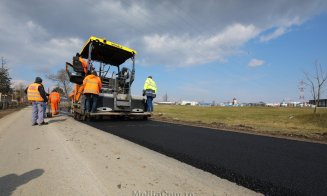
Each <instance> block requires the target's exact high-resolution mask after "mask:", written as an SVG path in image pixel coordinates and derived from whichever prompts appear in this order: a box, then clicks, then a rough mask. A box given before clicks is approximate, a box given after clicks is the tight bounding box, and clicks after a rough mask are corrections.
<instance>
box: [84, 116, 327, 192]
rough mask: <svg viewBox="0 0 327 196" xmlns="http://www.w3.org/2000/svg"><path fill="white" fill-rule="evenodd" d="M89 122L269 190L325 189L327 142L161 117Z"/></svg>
mask: <svg viewBox="0 0 327 196" xmlns="http://www.w3.org/2000/svg"><path fill="white" fill-rule="evenodd" d="M88 124H89V125H91V126H93V127H96V128H98V129H101V130H103V131H106V132H109V133H112V134H115V135H117V136H119V137H122V138H125V139H128V140H130V141H132V142H135V143H137V144H140V145H143V146H145V147H147V148H150V149H152V150H155V151H157V152H160V153H163V154H165V155H168V156H170V157H173V158H175V159H178V160H180V161H182V162H185V163H187V164H190V165H193V166H195V167H197V168H200V169H203V170H205V171H208V172H211V173H212V174H215V175H217V176H219V177H222V178H225V179H227V180H230V181H232V182H236V183H237V184H240V185H242V186H245V187H247V188H250V189H252V190H254V191H257V192H261V193H264V194H266V195H326V194H327V145H324V144H317V143H309V142H301V141H292V140H286V139H279V138H273V137H265V136H258V135H250V134H242V133H236V132H228V131H219V130H213V129H208V128H199V127H192V126H185V125H176V124H170V123H164V122H156V121H151V120H149V121H124V120H121V121H119V120H115V121H97V122H88Z"/></svg>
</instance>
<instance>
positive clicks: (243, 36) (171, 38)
mask: <svg viewBox="0 0 327 196" xmlns="http://www.w3.org/2000/svg"><path fill="white" fill-rule="evenodd" d="M258 32H259V31H258V29H257V28H256V27H255V26H253V25H248V26H244V25H242V24H233V25H231V26H228V27H227V28H226V29H224V30H223V31H221V32H218V33H217V34H215V35H212V36H195V37H192V36H188V35H181V36H175V35H158V34H155V35H152V36H145V37H144V47H145V52H146V53H147V54H149V56H151V57H153V56H156V58H155V59H156V61H158V59H160V61H161V62H162V63H163V64H165V63H168V61H170V62H174V66H179V67H186V66H192V65H197V64H205V63H208V62H212V61H223V60H224V59H225V58H226V57H227V56H229V55H233V54H235V53H237V52H238V49H239V47H240V46H242V45H243V44H244V43H245V42H247V41H248V40H250V39H252V38H254V37H255V36H256V35H257V34H258ZM160 56H163V57H164V58H160ZM165 58H166V59H167V60H168V61H167V60H166V59H165ZM147 62H148V63H150V64H151V63H154V62H153V61H151V60H150V59H149V60H147ZM171 66H172V65H171Z"/></svg>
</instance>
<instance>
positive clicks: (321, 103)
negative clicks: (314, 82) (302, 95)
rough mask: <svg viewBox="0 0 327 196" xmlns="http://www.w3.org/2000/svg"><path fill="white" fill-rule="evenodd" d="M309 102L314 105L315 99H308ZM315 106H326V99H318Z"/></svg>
mask: <svg viewBox="0 0 327 196" xmlns="http://www.w3.org/2000/svg"><path fill="white" fill-rule="evenodd" d="M309 104H312V105H316V102H315V100H309ZM317 106H318V107H327V99H320V100H319V102H318V105H317Z"/></svg>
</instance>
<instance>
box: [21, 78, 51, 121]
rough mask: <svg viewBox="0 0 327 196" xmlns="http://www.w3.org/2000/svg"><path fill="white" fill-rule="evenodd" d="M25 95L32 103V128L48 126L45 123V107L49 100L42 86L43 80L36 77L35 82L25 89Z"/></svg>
mask: <svg viewBox="0 0 327 196" xmlns="http://www.w3.org/2000/svg"><path fill="white" fill-rule="evenodd" d="M25 93H26V94H27V99H28V101H29V102H31V103H32V126H35V125H47V124H48V123H47V122H44V114H43V112H44V110H43V105H44V104H45V103H46V102H47V101H48V98H47V96H46V92H45V90H44V87H43V85H42V78H40V77H36V78H35V82H34V83H32V84H30V85H29V86H28V87H27V88H26V89H25Z"/></svg>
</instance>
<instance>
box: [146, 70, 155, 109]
mask: <svg viewBox="0 0 327 196" xmlns="http://www.w3.org/2000/svg"><path fill="white" fill-rule="evenodd" d="M144 95H145V96H146V110H147V112H153V104H152V101H153V99H154V98H155V97H156V95H157V85H156V83H155V82H154V80H153V79H152V76H148V78H147V79H146V80H145V83H144V88H143V96H144Z"/></svg>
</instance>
